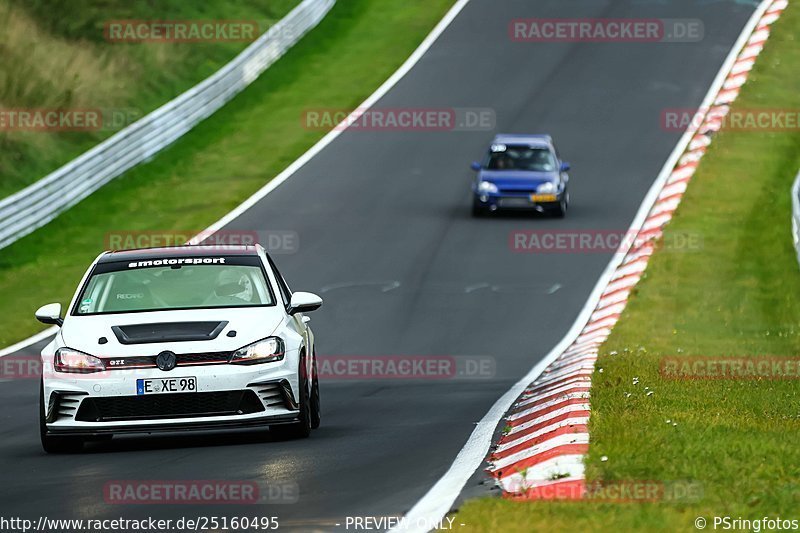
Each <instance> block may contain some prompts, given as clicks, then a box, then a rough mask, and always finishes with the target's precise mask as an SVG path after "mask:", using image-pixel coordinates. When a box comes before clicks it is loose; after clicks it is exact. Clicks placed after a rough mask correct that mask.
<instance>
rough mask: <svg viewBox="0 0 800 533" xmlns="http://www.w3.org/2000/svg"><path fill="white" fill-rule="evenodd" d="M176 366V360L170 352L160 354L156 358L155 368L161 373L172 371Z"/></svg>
mask: <svg viewBox="0 0 800 533" xmlns="http://www.w3.org/2000/svg"><path fill="white" fill-rule="evenodd" d="M176 364H178V358H177V357H175V354H174V353H172V352H161V353H160V354H158V355H157V356H156V366H157V367H158V368H160V369H161V370H163V371H165V372H166V371H168V370H172V369H173V368H175V365H176Z"/></svg>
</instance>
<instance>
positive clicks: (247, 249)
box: [97, 245, 258, 263]
mask: <svg viewBox="0 0 800 533" xmlns="http://www.w3.org/2000/svg"><path fill="white" fill-rule="evenodd" d="M189 255H191V256H200V257H220V256H229V255H258V250H257V248H256V247H255V246H252V245H248V246H245V245H213V246H203V245H187V246H162V247H159V248H139V249H136V250H116V251H110V252H106V253H104V254H103V255H101V256H100V259H98V260H97V262H98V263H111V262H114V261H143V260H147V259H159V258H162V257H180V256H189Z"/></svg>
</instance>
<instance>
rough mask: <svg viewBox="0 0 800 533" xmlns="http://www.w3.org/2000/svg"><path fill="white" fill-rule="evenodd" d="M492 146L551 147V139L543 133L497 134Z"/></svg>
mask: <svg viewBox="0 0 800 533" xmlns="http://www.w3.org/2000/svg"><path fill="white" fill-rule="evenodd" d="M492 144H528V145H531V146H553V138H552V137H550V135H547V134H544V133H498V134H497V135H495V136H494V140H493V141H492Z"/></svg>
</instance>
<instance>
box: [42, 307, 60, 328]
mask: <svg viewBox="0 0 800 533" xmlns="http://www.w3.org/2000/svg"><path fill="white" fill-rule="evenodd" d="M36 320H38V321H39V322H41V323H42V324H55V325H56V326H59V327H60V326H62V325H63V324H64V319H63V318H61V304H58V303H56V304H47V305H43V306H41V307H40V308H39V309H37V311H36Z"/></svg>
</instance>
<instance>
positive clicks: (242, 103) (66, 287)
mask: <svg viewBox="0 0 800 533" xmlns="http://www.w3.org/2000/svg"><path fill="white" fill-rule="evenodd" d="M451 3H452V2H451V0H429V1H427V2H411V3H405V2H385V1H383V0H342V1H340V2H338V3H337V4H336V6H335V7H334V8H333V10H332V11H331V13H330V14H329V15H328V17H327V18H326V19H325V20H324V21H323V22H322V23H321V24H320V26H319V27H318V28H317V29H315V30H313V31H312V32H311V33H310V34H308V35H307V36H306V37H305V38H304V39H303V40H301V41H300V43H298V45H297V46H295V47H294V48H293V49H292V50H291V51H290V52H289V53H288V54H287V55H286V56H284V58H282V59H281V60H280V61H278V62H277V63H276V64H275V65H273V67H271V68H270V69H269V70H268V71H267V72H266V73H265V74H264V75H263V76H262V77H261V78H259V79H258V80H257V81H256V82H254V83H253V84H252V85H251V86H250V87H249V88H248V89H247V90H245V91H244V92H243V93H241V94H240V95H239V96H238V97H236V98H235V99H234V100H233V101H231V102H230V103H229V104H228V105H226V106H225V107H224V108H223V109H222V110H220V111H219V112H218V113H217V114H215V115H214V116H212V117H210V118H209V119H208V120H206V121H205V122H203V123H202V124H200V125H199V126H198V127H197V128H195V129H194V130H193V131H191V132H190V133H189V134H187V135H186V136H185V137H183V138H182V139H181V140H179V141H178V142H177V143H175V144H174V145H173V146H171V147H170V148H168V149H167V150H166V151H164V152H163V153H161V154H160V155H159V156H158V157H156V158H155V159H154V160H153V161H152V162H150V163H148V164H145V165H142V166H139V167H137V168H136V169H134V170H132V171H131V172H129V173H128V174H126V175H125V176H124V177H122V178H120V179H117V180H115V181H113V182H111V183H110V184H108V185H106V186H105V187H103V188H102V189H101V190H100V191H98V192H97V193H95V194H94V195H92V196H91V197H90V198H88V199H86V200H85V201H83V202H81V203H80V204H79V205H77V206H76V207H73V208H72V209H71V210H69V211H67V212H66V213H64V214H63V215H62V216H60V217H59V218H58V219H57V220H55V221H54V222H53V223H51V224H49V225H47V226H46V227H44V228H43V229H40V230H38V231H36V232H34V233H33V234H31V235H30V236H28V237H25V238H23V239H22V240H20V241H18V242H16V243H14V244H13V245H11V246H9V247H8V248H5V249H3V250H2V251H0V315H2V316H4V317H6V319H5V320H4V321H3V322H2V324H0V346H4V345H7V344H9V343H11V342H13V341H17V340H19V339H22V338H24V337H26V336H28V335H30V334H32V333H35V332H36V331H38V330H39V329H41V328H42V326H41V325H40V324H37V322H36V321H35V320H33V318H32V317H33V312H34V311H35V310H36V308H37V307H38V306H39V305H42V304H43V303H47V302H51V301H60V302H67V301H68V300H69V298H70V297H71V295H72V291H73V290H74V289H75V286H76V284H77V283H78V281H79V280H80V276H81V275H82V273H83V271H84V270H85V268H86V267H87V265H88V264H89V263H90V262H91V260H92V259H94V257H95V256H96V255H97V254H98V253H99V252H101V251H102V250H103V249H104V243H105V237H106V234H107V232H114V231H132V230H155V231H169V230H178V231H190V230H193V229H196V230H201V229H203V228H205V227H206V226H207V225H208V224H210V223H212V222H214V221H215V220H217V219H218V218H219V217H221V216H222V215H224V214H225V213H227V212H228V211H230V210H231V209H233V208H234V207H235V206H236V205H237V204H238V203H240V202H241V201H242V200H244V199H245V198H246V197H247V196H249V195H250V194H252V193H253V192H255V191H256V190H258V189H259V188H260V187H261V186H263V185H264V184H265V183H266V182H268V181H269V180H270V179H272V178H273V177H274V176H275V175H276V174H278V173H279V172H280V171H281V170H282V169H284V168H285V167H286V166H288V164H289V163H291V162H292V161H293V160H294V159H296V158H297V157H298V156H300V155H301V154H302V153H303V152H304V151H305V150H306V149H308V148H309V147H310V146H311V145H312V144H313V143H314V142H316V141H317V140H319V139H320V138H321V137H322V136H323V135H324V132H320V131H310V130H309V129H306V128H304V127H303V126H302V124H301V116H302V113H303V111H304V110H305V109H307V108H337V109H338V108H344V109H352V108H354V107H355V106H357V105H359V104H360V103H361V102H362V101H363V100H364V99H365V98H366V97H367V96H369V94H370V93H371V92H372V91H373V90H374V89H375V88H377V87H378V86H379V85H380V84H381V83H382V82H383V81H384V80H385V79H386V78H388V77H389V76H390V75H391V73H392V72H394V71H395V70H396V69H397V67H399V66H400V65H401V64H402V62H403V61H405V59H406V58H407V57H408V56H409V54H410V53H411V52H412V51H413V50H414V48H416V46H417V45H418V44H419V43H420V42H421V41H422V39H423V38H424V37H425V35H427V34H428V32H429V31H430V30H431V28H432V27H433V26H434V25H435V24H436V22H438V21H439V20H440V19H441V17H442V16H443V15H444V13H445V12H446V10H447V9H448V8H449V6H450V5H451Z"/></svg>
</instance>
